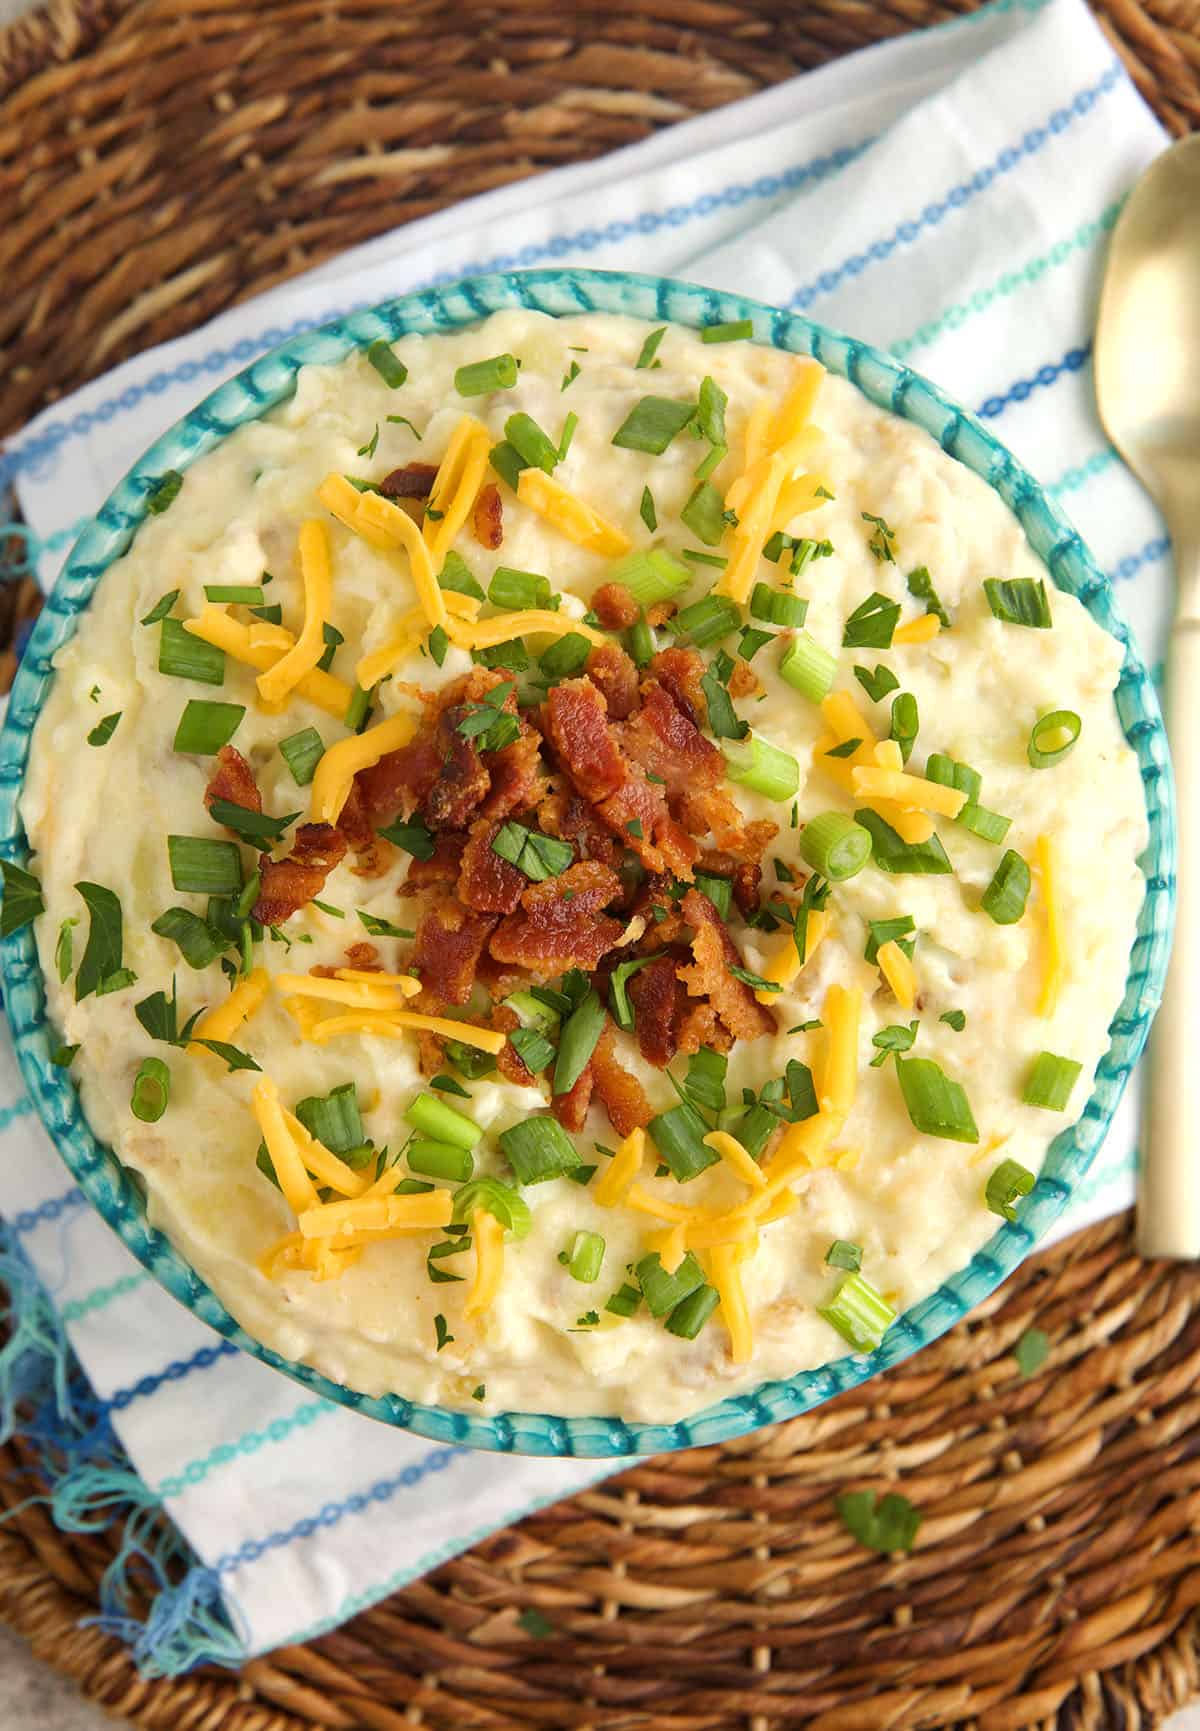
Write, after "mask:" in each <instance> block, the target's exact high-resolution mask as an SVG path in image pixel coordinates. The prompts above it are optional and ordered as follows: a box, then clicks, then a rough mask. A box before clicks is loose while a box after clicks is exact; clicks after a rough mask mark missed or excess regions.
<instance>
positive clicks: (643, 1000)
mask: <svg viewBox="0 0 1200 1731" xmlns="http://www.w3.org/2000/svg"><path fill="white" fill-rule="evenodd" d="M627 990H628V992H629V996H630V999H631V1000H632V1003H633V1015H634V1023H633V1025H634V1030H635V1032H636V1034H637V1043H638V1050H639V1051H640V1052H641V1054H642V1057H643V1058H645V1060H646V1062H647V1063H648V1064H653V1065H654V1067H655V1069H656V1070H665V1069H666V1067H667V1065H668V1064H669V1063H670V1062H671V1059H672V1058H673V1057H674V1056H675V1053H676V1051H677V1049H678V1046H679V1032H678V1021H679V1004H678V999H679V996H680V992H679V982H678V980H677V979H676V977H675V963H674V961H673V959H672V958H671V957H670V956H656V957H655V959H654V961H652V962H651V963H650V964H649V966H648V967H645V968H639V969H638V971H637V973H636V974H634V975H633V977H632V978H631V979H630V981H629V985H628V987H627Z"/></svg>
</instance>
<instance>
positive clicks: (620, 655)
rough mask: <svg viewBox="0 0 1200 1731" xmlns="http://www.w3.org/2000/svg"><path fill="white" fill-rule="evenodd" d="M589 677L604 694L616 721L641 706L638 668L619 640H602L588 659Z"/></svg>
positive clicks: (610, 713) (621, 719)
mask: <svg viewBox="0 0 1200 1731" xmlns="http://www.w3.org/2000/svg"><path fill="white" fill-rule="evenodd" d="M587 676H588V678H589V679H590V680H591V682H592V684H593V685H595V686H597V687H598V688H599V690H600V691H601V693H602V694H603V697H604V701H605V703H606V704H607V706H608V713H609V716H610V717H611V719H612V720H613V721H624V720H625V718H626V716H628V715H632V714H633V712H634V710H635V709H636V708H637V701H638V670H637V668H636V667H635V666H634V665H633V662H632V661H631V660H630V658H629V656H628V655H626V653H625V651H624V650H623V649H622V648H621V645H620V644H619V643H599V644H597V645H596V647H595V649H593V650H592V652H591V654H590V655H589V656H588V659H587Z"/></svg>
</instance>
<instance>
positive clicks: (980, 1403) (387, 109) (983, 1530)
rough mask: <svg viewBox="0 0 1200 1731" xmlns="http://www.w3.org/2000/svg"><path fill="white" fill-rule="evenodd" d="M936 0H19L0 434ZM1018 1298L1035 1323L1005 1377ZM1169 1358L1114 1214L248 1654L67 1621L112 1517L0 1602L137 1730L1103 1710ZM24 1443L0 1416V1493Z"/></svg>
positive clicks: (1190, 1496)
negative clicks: (905, 1340)
mask: <svg viewBox="0 0 1200 1731" xmlns="http://www.w3.org/2000/svg"><path fill="white" fill-rule="evenodd" d="M965 10H969V6H968V5H967V4H966V3H965V0H964V3H961V4H936V3H930V0H887V3H885V4H872V3H871V0H812V3H805V0H639V3H638V5H637V6H636V8H635V7H624V6H621V5H616V4H611V3H610V4H607V5H603V4H596V5H590V6H586V7H564V6H561V5H560V6H553V5H551V4H549V3H548V0H504V3H503V4H500V3H497V0H261V3H259V4H257V5H255V4H252V3H250V0H51V4H50V5H49V6H47V7H46V8H44V9H43V10H42V11H40V12H38V13H36V14H34V15H33V16H32V17H31V18H29V19H27V20H25V21H23V22H21V23H19V24H18V25H17V26H15V27H14V28H12V29H10V30H9V31H8V32H7V33H4V32H0V209H2V210H3V214H4V219H5V220H4V222H3V224H0V280H2V281H3V283H4V290H5V292H4V295H3V297H2V299H0V380H2V381H3V384H2V386H0V436H2V435H4V434H6V433H9V432H11V431H12V430H13V429H14V428H15V427H17V426H18V425H20V423H21V422H22V421H24V420H25V419H27V418H28V416H29V415H30V414H32V413H33V412H35V411H36V410H37V409H39V408H40V407H42V406H43V405H44V404H45V403H47V402H49V401H51V400H53V399H54V398H55V397H56V396H58V395H61V394H62V393H63V392H65V391H68V390H70V389H71V388H73V387H74V386H75V385H77V384H79V383H81V382H82V381H83V380H84V379H86V378H88V377H91V376H93V375H94V374H96V373H98V372H101V371H103V370H104V369H106V368H107V367H109V366H111V365H112V364H113V363H114V362H116V361H117V360H119V359H121V358H122V357H123V356H125V355H128V354H130V353H132V352H134V351H136V350H138V349H140V348H143V347H145V346H146V345H147V344H149V343H152V342H156V341H159V340H162V339H163V338H166V337H169V336H173V335H175V334H177V333H178V332H180V331H182V330H185V329H187V328H189V327H191V326H193V325H195V324H196V323H198V322H200V321H201V320H203V319H205V318H208V317H211V316H212V315H213V314H214V313H215V312H217V311H219V310H220V309H221V308H223V307H225V306H228V305H230V304H232V303H233V302H235V301H237V300H238V299H240V298H244V297H246V296H248V295H250V294H252V293H255V292H257V291H259V290H260V289H262V288H264V287H267V286H269V285H270V284H271V283H272V282H276V281H278V280H280V279H281V278H283V277H286V276H287V275H289V274H291V273H294V272H296V271H298V270H302V269H304V268H305V267H307V266H309V265H312V264H315V263H318V262H319V261H321V260H322V259H324V258H327V257H330V256H332V255H333V254H335V253H337V252H340V251H342V250H343V249H344V248H346V247H347V246H350V245H353V244H354V243H356V242H358V241H360V240H364V239H366V238H368V237H369V236H371V235H373V234H376V233H378V232H380V231H382V230H384V229H387V228H390V227H392V226H394V225H395V224H396V223H399V222H403V221H405V220H407V219H410V218H412V217H416V216H419V215H422V214H424V213H426V212H429V211H431V210H434V209H437V208H440V207H441V206H442V205H444V204H446V203H448V202H450V201H452V200H456V199H459V198H463V197H466V196H469V195H470V194H471V193H473V192H477V191H481V190H483V189H485V188H487V187H489V186H494V185H497V184H499V183H500V182H503V181H507V180H511V179H514V178H517V177H519V176H522V175H526V174H530V173H534V172H536V171H538V170H540V169H543V168H548V167H552V166H554V165H556V164H558V163H561V162H565V161H569V160H576V159H578V158H580V157H583V156H590V155H595V154H598V153H599V152H602V151H605V150H610V149H613V148H615V147H616V146H618V145H620V144H624V143H627V142H630V141H632V140H634V139H637V138H640V137H643V136H645V135H646V134H647V133H648V132H650V131H652V130H653V129H654V128H655V127H657V126H660V125H663V124H667V123H669V122H671V121H674V120H678V119H682V118H685V117H687V116H688V115H690V114H693V113H696V112H698V111H700V110H702V109H706V108H711V107H714V106H716V105H718V104H720V103H722V102H727V101H731V100H733V99H735V98H736V97H739V96H742V95H746V94H749V93H750V92H752V91H754V90H756V89H759V88H761V87H762V86H764V85H767V84H770V83H773V82H775V81H777V80H778V79H781V78H784V77H786V76H788V75H789V74H791V73H793V72H795V71H796V70H798V69H799V68H801V67H806V66H812V65H815V64H818V63H820V62H821V61H824V60H827V59H829V58H831V57H833V56H835V55H837V54H841V53H845V52H848V51H850V50H851V49H854V48H856V47H859V46H862V45H863V44H864V43H866V42H870V41H875V40H878V39H880V38H881V37H885V36H890V35H893V34H896V33H898V32H901V31H904V30H908V29H911V28H913V27H916V26H918V25H922V24H927V23H931V22H936V21H939V20H941V19H944V18H948V17H952V16H954V15H955V14H956V13H958V12H961V11H965ZM1098 10H1099V13H1100V16H1101V19H1102V22H1103V23H1104V26H1105V28H1106V29H1107V30H1108V32H1109V34H1110V36H1111V37H1112V39H1113V41H1114V43H1115V45H1116V46H1117V48H1118V50H1119V51H1120V53H1121V54H1122V56H1123V58H1124V59H1125V62H1126V64H1127V65H1128V66H1129V68H1130V70H1131V72H1132V74H1133V76H1134V78H1135V79H1136V81H1137V83H1138V85H1139V87H1140V88H1141V89H1142V91H1143V93H1144V94H1145V95H1146V96H1147V97H1148V99H1149V100H1150V101H1151V102H1152V103H1153V104H1154V106H1155V107H1156V108H1157V110H1158V112H1159V113H1160V115H1161V116H1162V118H1163V119H1164V121H1165V122H1166V124H1167V125H1168V126H1169V127H1170V128H1171V129H1172V131H1174V132H1183V131H1186V130H1188V129H1190V128H1194V127H1196V126H1200V0H1146V4H1144V5H1139V4H1137V3H1135V0H1104V3H1103V4H1101V5H1100V6H1099V7H1098ZM28 605H29V597H28V595H26V597H25V598H24V600H23V601H22V602H21V603H20V604H19V608H10V609H9V610H8V611H9V612H11V613H12V614H14V615H15V614H16V613H17V612H18V611H19V610H22V609H23V610H26V611H27V610H28ZM7 619H8V613H6V614H5V617H4V620H0V628H3V626H4V624H5V623H6V621H7ZM8 629H9V630H11V625H9V626H8ZM0 672H2V668H0ZM1030 1327H1037V1328H1039V1329H1042V1330H1044V1331H1045V1332H1046V1333H1047V1334H1048V1335H1049V1336H1050V1339H1051V1342H1052V1353H1051V1357H1050V1360H1049V1362H1048V1364H1047V1366H1046V1367H1045V1368H1044V1369H1043V1370H1042V1371H1041V1372H1039V1374H1038V1375H1037V1376H1035V1377H1034V1378H1032V1379H1030V1380H1028V1381H1026V1380H1024V1379H1023V1378H1022V1377H1021V1376H1020V1374H1019V1372H1018V1371H1017V1368H1016V1365H1015V1362H1014V1360H1013V1358H1012V1348H1013V1346H1014V1345H1015V1343H1016V1342H1017V1341H1018V1340H1019V1338H1020V1337H1021V1335H1022V1334H1023V1333H1024V1332H1025V1331H1026V1329H1027V1328H1030ZM1198 1373H1200V1276H1197V1275H1196V1274H1195V1273H1193V1272H1192V1271H1191V1270H1189V1269H1186V1268H1175V1267H1168V1266H1165V1265H1144V1264H1141V1263H1140V1262H1139V1261H1138V1260H1137V1259H1136V1257H1135V1256H1134V1254H1133V1250H1132V1246H1131V1242H1130V1239H1129V1231H1128V1221H1127V1220H1120V1221H1114V1222H1109V1223H1107V1224H1105V1225H1102V1226H1099V1227H1095V1228H1092V1229H1091V1230H1089V1231H1088V1232H1086V1233H1084V1234H1081V1235H1080V1236H1079V1237H1078V1238H1077V1239H1075V1240H1073V1241H1072V1242H1071V1244H1070V1245H1069V1246H1067V1247H1065V1248H1063V1247H1060V1248H1058V1249H1056V1250H1055V1251H1053V1252H1051V1253H1050V1255H1049V1256H1046V1257H1043V1258H1041V1259H1038V1260H1037V1261H1035V1262H1033V1263H1031V1264H1029V1265H1027V1266H1026V1268H1025V1269H1024V1270H1022V1271H1021V1273H1020V1274H1019V1275H1018V1276H1017V1277H1016V1278H1015V1279H1014V1280H1013V1281H1012V1282H1010V1283H1009V1285H1008V1286H1007V1287H1006V1288H1005V1289H1004V1290H1003V1291H1002V1292H1001V1293H1000V1294H997V1295H996V1296H995V1297H994V1298H993V1299H992V1300H991V1301H989V1303H988V1304H987V1305H986V1306H984V1308H983V1309H982V1310H981V1311H980V1312H978V1313H977V1314H976V1315H975V1316H974V1317H973V1318H972V1319H971V1320H970V1322H968V1323H967V1324H965V1325H963V1326H962V1327H960V1328H958V1329H956V1330H955V1331H954V1332H953V1333H951V1334H949V1335H947V1336H945V1337H944V1338H943V1339H942V1340H940V1341H938V1342H937V1343H936V1344H935V1345H933V1346H932V1347H930V1348H929V1349H928V1350H927V1351H926V1352H925V1353H923V1354H922V1355H921V1356H920V1357H918V1358H917V1359H915V1360H913V1361H911V1362H910V1363H908V1364H906V1365H903V1366H901V1367H900V1368H899V1369H898V1370H897V1371H895V1372H893V1373H892V1374H891V1375H889V1376H888V1377H886V1378H884V1379H882V1380H881V1381H879V1382H876V1383H872V1384H870V1385H868V1386H867V1387H866V1388H865V1389H861V1390H857V1391H854V1392H852V1393H850V1394H847V1395H846V1396H844V1397H843V1398H841V1399H840V1400H838V1401H836V1402H835V1403H833V1404H832V1405H830V1406H828V1407H825V1408H822V1409H821V1410H820V1411H818V1412H816V1413H814V1414H811V1415H809V1416H808V1417H806V1418H803V1419H798V1420H796V1421H794V1422H793V1423H791V1424H788V1425H784V1426H781V1427H777V1428H776V1429H773V1430H769V1431H767V1432H764V1433H760V1434H759V1435H757V1436H755V1437H752V1438H749V1439H746V1440H745V1441H744V1442H742V1443H739V1444H733V1445H730V1446H727V1447H725V1448H723V1449H721V1450H719V1451H717V1450H696V1451H692V1452H691V1453H688V1454H685V1455H681V1456H675V1457H672V1459H671V1460H670V1462H669V1463H667V1464H664V1465H661V1466H659V1465H656V1464H654V1463H653V1462H651V1463H650V1464H648V1465H645V1466H641V1467H638V1468H637V1469H635V1470H634V1471H632V1472H630V1473H628V1474H626V1475H623V1476H622V1477H621V1478H619V1479H616V1480H614V1481H611V1482H610V1483H609V1484H607V1485H605V1486H604V1487H602V1488H601V1489H600V1490H597V1491H594V1492H592V1493H589V1494H586V1495H584V1496H581V1497H578V1498H575V1499H574V1500H573V1501H571V1502H568V1503H564V1504H559V1505H556V1506H555V1507H552V1508H550V1509H548V1510H545V1511H543V1512H542V1513H540V1514H538V1515H536V1516H533V1517H531V1518H530V1519H528V1520H526V1521H525V1522H523V1523H522V1524H521V1525H520V1526H519V1527H517V1528H514V1529H512V1530H510V1531H509V1532H506V1533H503V1534H500V1535H498V1536H497V1537H495V1538H493V1539H491V1540H489V1541H487V1542H485V1543H484V1544H482V1545H480V1546H477V1547H476V1548H475V1549H474V1550H473V1551H471V1552H470V1553H468V1554H467V1555H466V1556H464V1557H461V1558H459V1559H458V1560H457V1561H455V1562H453V1563H450V1564H447V1565H445V1566H444V1567H443V1568H441V1569H440V1570H438V1571H437V1572H436V1573H434V1574H433V1575H431V1576H429V1577H427V1578H426V1579H425V1580H423V1581H421V1582H419V1583H417V1584H416V1585H414V1586H412V1587H409V1588H407V1589H405V1590H404V1591H402V1592H400V1593H397V1594H395V1595H394V1596H393V1597H392V1598H391V1599H389V1600H387V1601H386V1602H385V1603H384V1604H382V1605H380V1606H377V1607H376V1608H374V1609H373V1610H370V1611H367V1612H364V1613H363V1614H361V1615H360V1616H358V1617H356V1618H355V1619H354V1620H353V1621H352V1622H350V1623H349V1624H347V1625H346V1626H345V1627H343V1628H342V1629H340V1630H338V1631H336V1632H334V1633H332V1634H330V1635H327V1636H324V1637H322V1638H321V1639H320V1640H317V1641H315V1642H313V1643H311V1644H309V1645H308V1646H306V1647H296V1648H289V1649H285V1650H283V1651H281V1652H279V1653H276V1654H273V1655H272V1656H271V1657H270V1658H269V1659H266V1660H260V1661H257V1662H255V1663H253V1664H251V1665H249V1666H247V1667H246V1669H245V1671H244V1672H243V1673H242V1674H241V1676H238V1677H234V1676H230V1675H225V1674H217V1673H202V1674H197V1675H193V1676H191V1677H188V1678H184V1679H181V1680H178V1681H167V1682H154V1683H146V1682H142V1681H140V1680H139V1679H138V1678H137V1676H136V1674H135V1672H134V1670H133V1668H132V1665H131V1663H130V1661H129V1659H128V1657H127V1655H126V1652H125V1650H124V1649H123V1648H122V1647H121V1646H119V1645H118V1644H117V1643H116V1642H114V1641H112V1640H110V1639H108V1638H106V1637H105V1636H103V1635H101V1634H99V1633H98V1632H97V1631H95V1630H94V1629H85V1628H80V1627H79V1622H80V1619H81V1618H82V1617H86V1615H87V1614H88V1612H89V1611H90V1610H91V1609H93V1608H94V1606H95V1604H96V1600H97V1592H98V1582H99V1578H100V1575H101V1574H102V1572H103V1570H104V1568H105V1566H106V1564H107V1563H108V1562H109V1561H110V1560H111V1558H112V1556H113V1554H114V1552H115V1549H116V1545H117V1542H118V1536H117V1534H116V1532H115V1531H109V1532H107V1533H100V1534H95V1535H83V1536H80V1535H70V1536H67V1535H63V1534H61V1533H59V1532H58V1531H57V1530H56V1529H55V1528H54V1527H53V1525H52V1524H51V1522H50V1521H49V1519H48V1517H47V1515H46V1513H45V1511H44V1510H43V1509H41V1508H39V1507H37V1506H32V1507H28V1508H22V1509H21V1510H20V1511H19V1512H16V1513H14V1514H13V1515H12V1517H11V1519H10V1520H9V1521H8V1522H7V1523H6V1524H4V1525H3V1526H0V1614H2V1615H3V1616H4V1617H5V1619H6V1620H7V1621H9V1622H11V1623H12V1624H13V1625H14V1626H15V1627H17V1628H19V1629H21V1630H22V1631H23V1632H24V1633H25V1634H26V1635H27V1636H28V1637H29V1638H30V1639H31V1640H32V1641H33V1642H34V1645H35V1647H36V1648H37V1650H38V1651H39V1652H40V1653H41V1654H42V1655H43V1656H44V1657H45V1658H46V1659H48V1660H49V1661H50V1663H52V1664H53V1665H55V1666H56V1667H57V1668H58V1669H59V1670H61V1671H63V1672H65V1673H67V1674H68V1675H70V1676H72V1677H74V1678H76V1679H77V1680H78V1681H79V1682H80V1683H81V1685H82V1686H83V1687H84V1688H85V1690H86V1691H87V1693H88V1694H89V1695H91V1696H92V1697H93V1698H95V1699H96V1700H97V1701H99V1702H101V1703H103V1704H104V1705H105V1706H106V1707H107V1708H108V1709H109V1710H110V1711H112V1712H114V1713H116V1714H118V1715H120V1716H122V1717H124V1718H125V1719H127V1720H128V1721H129V1722H131V1723H133V1724H136V1725H139V1726H144V1727H169V1728H170V1731H301V1728H302V1727H305V1728H307V1727H310V1726H322V1727H330V1728H335V1731H359V1728H362V1731H403V1728H407V1727H408V1726H411V1725H413V1724H422V1725H425V1726H428V1727H431V1728H433V1731H451V1728H453V1731H476V1728H478V1731H518V1728H519V1731H527V1728H528V1731H533V1728H554V1731H558V1728H562V1731H727V1728H728V1731H735V1728H736V1731H783V1728H785V1727H787V1728H789V1731H791V1728H793V1727H803V1728H805V1731H885V1728H886V1731H918V1728H924V1727H937V1726H948V1727H961V1728H964V1731H965V1728H967V1727H972V1728H973V1727H978V1728H979V1731H1032V1728H1034V1727H1047V1728H1049V1727H1054V1728H1055V1731H1084V1728H1086V1731H1118V1728H1122V1731H1124V1728H1128V1731H1137V1728H1140V1727H1149V1726H1151V1725H1154V1724H1156V1723H1158V1721H1159V1718H1160V1717H1161V1715H1163V1714H1164V1713H1166V1712H1167V1711H1168V1710H1169V1709H1170V1708H1171V1707H1173V1706H1175V1705H1178V1704H1179V1703H1180V1702H1181V1701H1183V1700H1186V1699H1188V1698H1189V1697H1190V1696H1192V1695H1193V1694H1195V1693H1197V1692H1200V1617H1198V1609H1197V1608H1198V1607H1200V1566H1198V1565H1200V1386H1198V1385H1200V1375H1198ZM26 1461H27V1457H26V1455H25V1453H24V1451H23V1449H22V1446H21V1445H20V1444H19V1443H17V1444H14V1445H11V1446H10V1447H9V1448H8V1449H7V1450H3V1451H0V1504H2V1505H4V1506H5V1507H6V1508H8V1509H15V1507H16V1505H17V1503H18V1502H20V1501H22V1499H23V1498H24V1497H25V1495H26V1494H27V1490H28V1484H27V1481H24V1482H23V1481H22V1480H21V1479H19V1478H14V1476H13V1475H14V1472H15V1471H16V1470H17V1469H19V1468H21V1467H22V1466H24V1465H25V1464H26ZM863 1487H873V1488H878V1489H891V1488H897V1487H902V1488H903V1490H904V1491H905V1493H906V1494H907V1495H908V1496H909V1497H910V1498H911V1499H912V1500H913V1502H914V1503H916V1504H917V1505H918V1506H919V1507H920V1508H921V1509H922V1511H923V1514H924V1522H923V1525H922V1528H921V1532H920V1536H919V1540H918V1545H917V1548H916V1550H915V1552H914V1553H913V1555H912V1556H911V1557H909V1558H904V1559H896V1560H892V1559H885V1558H880V1557H876V1556H874V1555H872V1554H871V1553H869V1552H866V1551H863V1550H861V1549H860V1548H859V1547H858V1546H857V1545H856V1544H855V1543H854V1542H853V1541H852V1540H851V1539H850V1538H849V1536H848V1535H847V1534H846V1533H845V1532H844V1531H843V1529H842V1528H841V1526H840V1524H839V1522H838V1520H837V1517H836V1513H835V1509H834V1498H835V1496H836V1494H837V1492H838V1491H839V1490H842V1489H846V1488H856V1489H857V1488H863ZM531 1607H533V1608H536V1609H538V1610H539V1611H540V1612H541V1613H542V1614H543V1616H544V1617H545V1618H546V1619H547V1620H548V1621H549V1622H550V1623H551V1624H552V1625H553V1633H552V1634H550V1635H548V1636H545V1637H543V1638H541V1639H535V1638H534V1637H532V1636H530V1635H529V1634H528V1633H526V1632H525V1630H524V1629H522V1627H521V1626H520V1625H519V1623H518V1621H517V1619H518V1617H519V1615H520V1613H521V1612H522V1611H523V1610H526V1609H529V1608H531Z"/></svg>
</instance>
